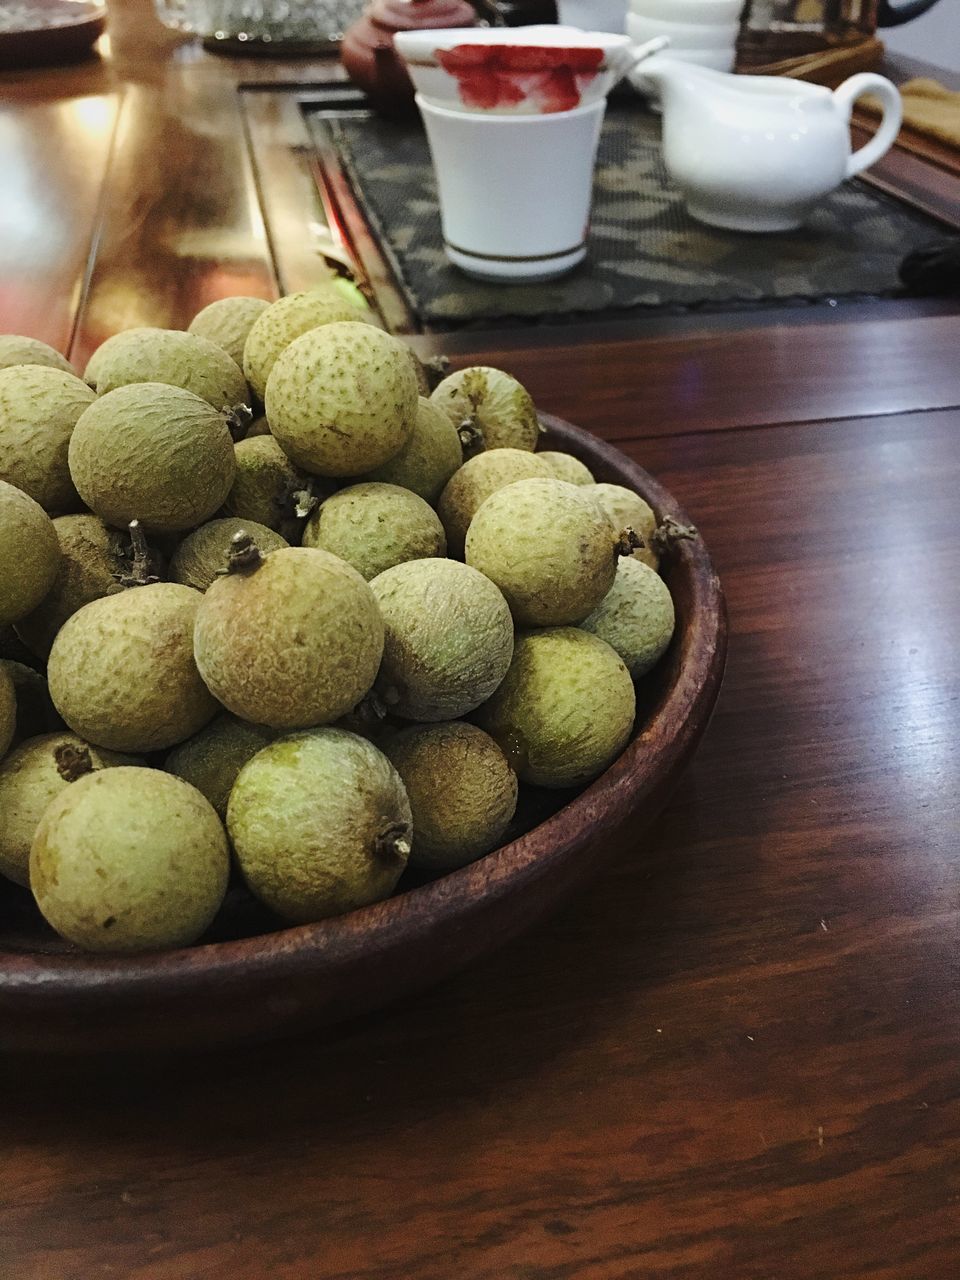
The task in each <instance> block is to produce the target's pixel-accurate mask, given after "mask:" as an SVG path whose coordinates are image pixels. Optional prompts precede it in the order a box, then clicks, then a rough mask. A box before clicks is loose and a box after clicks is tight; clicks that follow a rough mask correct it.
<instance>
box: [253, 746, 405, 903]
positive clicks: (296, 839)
mask: <svg viewBox="0 0 960 1280" xmlns="http://www.w3.org/2000/svg"><path fill="white" fill-rule="evenodd" d="M411 826H412V820H411V815H410V802H409V800H408V799H407V793H406V791H405V790H404V786H403V783H402V782H401V780H400V777H399V775H398V773H397V771H396V769H394V767H393V765H392V764H391V763H390V761H389V760H388V759H387V758H386V756H385V755H384V754H383V752H382V751H380V750H378V749H377V748H376V747H375V746H374V745H373V744H372V743H370V742H368V741H367V740H366V739H365V738H361V737H358V736H357V735H356V734H353V733H348V732H346V731H344V730H342V729H332V728H326V729H314V730H313V731H312V732H310V733H295V734H290V735H288V736H285V737H283V738H280V739H278V740H277V741H276V742H273V743H271V744H270V745H269V746H268V747H264V749H263V750H262V751H261V752H259V753H258V754H257V755H256V756H254V757H253V759H251V760H250V761H249V762H248V763H247V764H246V765H244V767H243V769H242V770H241V771H240V775H239V777H238V778H237V782H236V785H235V786H234V788H233V791H232V792H231V793H230V803H229V805H228V807H227V830H228V831H229V832H230V839H231V841H232V842H233V847H234V851H235V853H236V855H237V862H238V864H239V866H240V870H241V872H242V873H243V878H244V880H246V882H247V884H248V886H249V887H250V889H251V891H252V892H253V893H254V894H256V896H257V897H258V898H259V899H260V901H261V902H264V903H266V905H267V906H268V907H270V908H271V910H273V911H275V912H276V913H277V914H278V915H281V916H283V917H284V919H286V920H290V921H292V922H293V923H295V924H301V923H307V922H309V921H312V920H322V919H326V918H327V917H329V916H335V915H342V914H343V913H345V912H347V911H355V910H357V909H358V908H359V907H365V906H367V905H368V904H369V903H371V902H379V901H381V900H382V899H383V898H387V897H389V896H390V894H391V893H392V891H393V889H394V888H395V886H396V883H397V881H398V880H399V879H400V876H401V874H402V872H403V869H404V867H405V866H406V863H407V858H408V856H409V853H410V835H411Z"/></svg>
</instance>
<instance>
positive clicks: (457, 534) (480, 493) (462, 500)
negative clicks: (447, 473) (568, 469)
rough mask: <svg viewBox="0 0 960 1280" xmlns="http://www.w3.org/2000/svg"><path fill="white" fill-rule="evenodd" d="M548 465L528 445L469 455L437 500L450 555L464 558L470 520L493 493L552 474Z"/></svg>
mask: <svg viewBox="0 0 960 1280" xmlns="http://www.w3.org/2000/svg"><path fill="white" fill-rule="evenodd" d="M549 474H550V473H549V471H548V469H547V467H546V465H545V464H544V463H543V462H541V461H540V458H539V457H538V455H537V454H535V453H529V452H528V451H527V450H525V449H490V450H489V451H487V452H486V453H478V454H477V456H476V457H475V458H469V459H468V460H467V461H466V462H465V463H464V464H463V466H462V467H461V468H460V469H459V471H455V472H454V473H453V475H452V476H451V477H450V479H449V481H448V482H447V484H446V487H445V488H444V490H443V492H442V493H441V495H440V501H439V502H438V503H437V514H438V515H439V517H440V520H441V523H442V524H443V527H444V529H445V530H446V534H447V547H448V548H449V551H450V555H451V556H459V557H460V558H461V559H462V558H463V546H464V540H465V539H466V536H467V530H468V529H469V528H470V521H471V520H472V519H473V517H474V516H475V515H476V514H477V512H478V511H479V509H480V507H481V506H482V505H483V503H484V502H486V500H487V498H489V497H490V495H491V494H493V493H496V492H497V490H498V489H504V488H506V486H507V485H508V484H513V483H514V482H515V481H516V480H533V479H536V478H537V477H541V478H546V477H548V476H549Z"/></svg>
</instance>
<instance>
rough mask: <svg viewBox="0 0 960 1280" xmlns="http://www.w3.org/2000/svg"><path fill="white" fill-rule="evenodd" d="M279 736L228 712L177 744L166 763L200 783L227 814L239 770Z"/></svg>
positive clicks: (223, 814)
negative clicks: (228, 802)
mask: <svg viewBox="0 0 960 1280" xmlns="http://www.w3.org/2000/svg"><path fill="white" fill-rule="evenodd" d="M276 736H277V733H276V730H275V729H267V728H265V727H264V726H263V725H260V724H250V723H249V722H248V721H246V720H238V719H237V717H236V716H232V715H230V713H229V712H224V714H223V715H220V716H216V717H215V719H213V720H211V721H210V723H209V724H208V725H205V726H204V727H203V728H202V729H201V730H200V732H199V733H197V734H194V736H193V737H192V738H188V739H187V741H186V742H181V743H180V745H179V746H178V747H174V749H173V750H172V751H171V752H170V754H169V755H168V756H167V758H166V761H165V762H164V766H163V767H164V769H165V770H166V771H167V773H174V774H176V775H177V777H178V778H183V780H184V782H189V783H190V785H191V786H192V787H196V788H197V790H198V791H199V792H200V794H201V795H202V796H205V797H206V798H207V799H208V800H209V801H210V803H211V804H212V805H213V807H214V809H216V811H217V813H218V814H219V815H220V817H221V818H226V816H227V801H228V800H229V799H230V792H231V790H232V789H233V784H234V783H235V782H236V780H237V774H238V773H239V772H240V770H241V769H242V768H243V766H244V765H245V764H246V763H247V761H248V760H252V759H253V757H254V756H255V755H256V754H257V752H258V751H262V750H263V748H264V747H265V746H267V745H268V744H269V743H271V742H273V741H274V739H275V738H276Z"/></svg>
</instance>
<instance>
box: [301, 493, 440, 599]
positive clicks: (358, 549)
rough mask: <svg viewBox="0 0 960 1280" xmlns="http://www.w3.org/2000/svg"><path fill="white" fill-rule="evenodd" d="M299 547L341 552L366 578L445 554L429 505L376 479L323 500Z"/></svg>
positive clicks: (438, 529)
mask: <svg viewBox="0 0 960 1280" xmlns="http://www.w3.org/2000/svg"><path fill="white" fill-rule="evenodd" d="M303 545H304V546H305V547H320V548H321V549H322V550H323V551H329V552H330V553H331V555H335V556H340V558H341V559H342V560H346V562H347V564H352V565H353V567H354V568H355V569H356V570H357V572H358V573H359V574H361V576H362V577H364V578H366V580H367V581H368V582H369V581H370V580H371V578H375V577H376V576H377V574H379V573H383V572H384V570H385V569H390V568H392V567H393V566H394V565H395V564H402V563H404V561H406V560H424V559H427V558H428V557H430V556H445V555H446V553H447V539H446V536H445V535H444V532H443V525H442V524H441V523H440V521H439V520H438V518H437V513H436V512H435V511H434V510H433V508H432V507H431V506H430V505H429V504H428V503H427V502H425V501H424V500H423V498H420V497H418V496H417V494H415V493H413V492H411V490H409V489H401V488H400V486H399V485H395V484H383V483H382V482H380V481H373V482H371V483H369V484H353V485H349V486H348V487H347V488H345V489H341V490H340V492H339V493H335V494H333V496H332V497H330V498H327V500H326V501H325V502H323V503H321V505H320V506H319V507H317V508H316V510H315V511H314V512H313V514H312V515H311V516H310V519H309V520H308V521H307V524H306V527H305V529H304V531H303Z"/></svg>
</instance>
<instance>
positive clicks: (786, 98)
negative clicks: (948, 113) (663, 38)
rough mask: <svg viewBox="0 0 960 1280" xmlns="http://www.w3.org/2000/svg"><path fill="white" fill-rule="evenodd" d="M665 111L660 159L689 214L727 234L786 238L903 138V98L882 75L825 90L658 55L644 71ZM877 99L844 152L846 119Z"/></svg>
mask: <svg viewBox="0 0 960 1280" xmlns="http://www.w3.org/2000/svg"><path fill="white" fill-rule="evenodd" d="M642 74H643V77H644V79H645V80H646V81H652V82H653V84H654V85H656V87H657V89H658V91H659V94H660V98H661V101H662V104H663V155H664V162H665V164H666V166H667V169H668V171H669V173H670V176H671V178H672V179H673V181H674V182H675V183H676V184H677V186H678V187H680V188H681V190H682V191H683V194H684V197H685V199H686V203H687V209H688V210H689V212H690V214H691V215H692V216H693V217H694V218H697V219H699V220H700V221H701V222H706V223H710V224H711V225H713V226H718V227H728V228H730V229H732V230H734V231H787V230H790V229H791V228H793V227H797V226H799V225H800V224H801V223H802V222H803V221H804V219H805V218H806V217H807V215H808V214H809V213H810V211H811V209H812V208H813V206H814V205H815V204H816V203H817V201H818V200H820V199H822V198H823V196H825V195H827V194H828V193H829V192H831V191H833V190H834V189H835V188H836V187H838V186H839V185H840V183H841V182H843V181H844V179H845V178H852V177H853V176H854V174H857V173H860V172H862V170H864V169H867V168H869V166H870V165H872V164H874V163H876V161H877V160H879V159H880V158H881V156H883V155H885V154H886V152H887V151H888V150H889V149H890V147H891V146H892V145H893V143H894V141H895V139H896V136H897V134H898V133H899V131H900V124H901V121H902V118H903V108H902V104H901V101H900V94H899V93H898V91H897V89H896V88H895V86H894V85H893V84H891V82H890V81H889V80H886V79H884V77H883V76H878V75H873V74H863V75H855V76H851V77H850V79H849V80H845V81H844V82H843V84H842V85H840V87H839V88H838V89H835V90H834V91H833V92H832V93H831V91H830V90H829V89H825V88H823V87H822V86H820V85H815V84H807V83H805V82H804V81H802V80H792V79H790V78H788V77H780V76H734V75H728V74H726V73H724V72H721V71H712V70H709V69H707V68H704V67H698V66H694V65H692V64H690V63H685V62H680V61H678V60H676V59H673V58H670V57H669V56H668V55H666V54H659V55H657V56H656V57H653V58H650V59H649V60H648V61H647V62H645V63H644V64H643V68H642ZM865 93H872V94H875V95H876V96H877V97H878V98H879V99H880V102H881V103H882V105H883V119H882V120H881V122H880V127H879V129H878V130H877V132H876V134H875V136H874V137H873V138H872V139H871V140H870V141H869V142H868V143H867V144H866V145H865V146H863V147H861V148H860V150H859V151H855V152H853V153H852V154H851V148H850V113H851V111H852V110H853V104H854V102H855V101H856V99H857V98H859V97H861V96H862V95H863V94H865Z"/></svg>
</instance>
